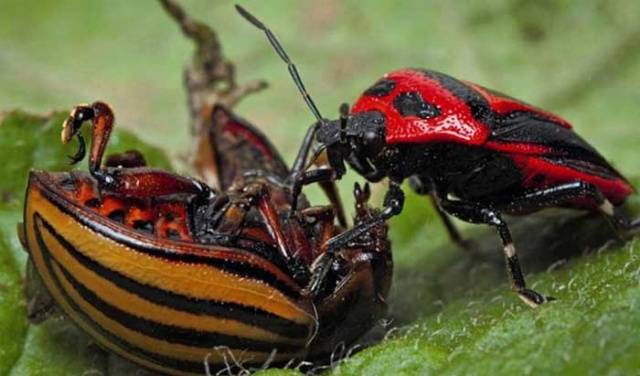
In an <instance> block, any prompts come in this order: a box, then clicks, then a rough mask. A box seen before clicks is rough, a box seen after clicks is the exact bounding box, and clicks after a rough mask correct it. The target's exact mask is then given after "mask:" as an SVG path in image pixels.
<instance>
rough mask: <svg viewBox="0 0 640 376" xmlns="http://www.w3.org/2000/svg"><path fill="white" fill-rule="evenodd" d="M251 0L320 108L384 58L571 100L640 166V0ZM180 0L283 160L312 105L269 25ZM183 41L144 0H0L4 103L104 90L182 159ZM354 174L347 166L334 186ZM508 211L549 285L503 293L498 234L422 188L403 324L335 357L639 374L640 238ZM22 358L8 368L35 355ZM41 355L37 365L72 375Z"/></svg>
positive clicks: (405, 218)
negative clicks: (535, 300) (440, 208)
mask: <svg viewBox="0 0 640 376" xmlns="http://www.w3.org/2000/svg"><path fill="white" fill-rule="evenodd" d="M240 3H241V4H243V5H244V6H246V7H247V8H248V9H250V10H251V11H253V12H254V13H255V14H256V15H259V16H260V17H261V18H262V19H263V20H264V21H265V22H266V23H267V24H268V25H270V26H271V28H272V29H273V30H274V31H275V32H276V34H277V35H278V36H279V37H280V39H281V40H282V42H283V44H284V45H285V47H286V49H287V51H288V52H289V54H290V55H291V56H292V58H293V59H294V60H295V62H296V63H297V64H298V66H299V69H300V71H301V73H302V75H303V78H304V80H305V82H306V85H307V88H308V89H309V91H310V92H311V93H312V95H313V96H314V98H315V100H316V102H317V103H318V106H319V107H320V109H321V111H322V112H323V114H324V115H325V116H327V117H332V116H333V115H334V114H336V113H337V108H338V105H339V104H340V103H341V102H343V101H349V102H353V101H354V100H355V99H356V98H357V96H358V95H359V93H360V92H362V91H363V90H364V89H365V88H367V87H368V86H369V85H371V84H372V83H373V82H374V81H375V80H377V78H378V77H379V76H381V75H382V74H384V73H385V72H387V71H389V70H392V69H396V68H399V67H406V66H414V67H428V68H432V69H436V70H440V71H443V72H446V73H449V74H451V75H453V76H456V77H460V78H464V79H467V80H471V81H475V82H477V83H479V84H482V85H484V86H487V87H490V88H495V89H497V90H499V91H502V92H505V93H507V94H510V95H512V96H514V97H517V98H521V99H523V100H525V101H527V102H530V103H533V104H536V105H539V106H542V107H545V108H548V109H550V110H552V111H554V112H556V113H559V114H561V115H562V116H563V117H565V118H567V119H568V120H569V121H571V122H572V123H573V124H574V126H575V129H576V130H577V131H578V132H579V133H580V134H581V135H582V136H583V137H584V138H586V139H588V140H589V141H590V142H591V143H592V144H593V145H594V146H596V147H597V148H598V149H599V150H600V151H601V152H602V153H603V154H604V155H605V156H606V157H607V158H609V159H610V160H611V161H612V163H613V164H614V165H615V166H617V167H618V168H619V169H620V170H621V171H623V172H624V173H625V175H627V176H629V177H631V178H633V179H634V181H635V182H638V180H637V179H635V178H636V177H638V176H640V164H639V163H638V158H637V155H638V146H639V145H640V131H639V130H638V119H640V85H639V83H640V23H639V22H638V15H640V2H639V1H634V0H618V1H604V0H602V1H601V0H586V1H579V2H578V1H568V0H567V1H551V0H540V1H523V0H493V1H482V2H481V1H477V2H471V1H464V2H463V1H460V2H446V1H404V2H390V1H382V0H376V1H367V2H363V1H355V0H354V1H337V0H327V1H275V0H270V1H240ZM181 4H183V5H184V6H185V8H186V10H187V11H188V12H189V13H190V14H191V15H194V16H196V17H197V18H198V19H200V20H203V21H206V22H207V23H209V24H210V25H211V26H212V27H213V28H214V29H215V30H216V31H217V32H218V33H219V37H220V40H221V43H222V45H223V49H224V52H225V54H226V56H227V57H228V58H229V59H230V60H232V61H233V62H235V63H236V68H237V71H238V79H239V81H240V82H246V81H249V80H253V79H266V80H267V81H268V82H269V83H270V85H271V87H270V88H269V89H268V90H266V91H264V92H262V93H260V94H256V95H252V96H250V97H247V98H246V99H245V100H244V101H243V102H241V104H240V105H239V106H238V107H237V111H238V113H239V114H241V115H242V116H243V117H246V118H248V119H250V120H252V121H253V122H254V123H256V124H257V125H258V126H259V127H260V128H262V129H263V130H264V131H265V132H266V133H267V134H268V135H269V137H270V138H271V139H272V140H273V142H274V143H275V144H276V146H278V148H279V149H280V150H281V151H283V153H284V154H285V157H286V158H287V159H288V160H291V159H292V157H293V154H294V153H295V151H296V150H297V147H298V144H299V142H300V140H301V138H302V135H303V133H304V132H305V130H306V128H307V126H308V125H309V124H310V123H311V122H312V116H311V115H310V113H309V112H308V111H307V109H306V107H305V106H304V104H303V102H302V100H301V99H300V97H299V95H298V93H297V91H296V90H295V88H294V86H293V84H292V82H291V80H290V78H289V76H288V74H287V73H286V69H285V67H284V65H283V64H282V62H281V61H280V60H279V59H278V58H277V56H276V55H275V53H274V52H273V50H272V49H271V47H270V46H269V45H268V43H267V42H266V40H265V38H264V36H263V35H262V34H260V33H259V32H258V31H257V30H255V29H254V28H252V27H250V26H249V25H248V24H247V23H246V22H245V21H244V20H242V19H241V18H240V17H238V16H237V15H236V13H235V11H234V9H233V2H231V1H204V0H201V1H195V0H190V1H181ZM191 53H192V45H191V43H190V42H189V41H188V40H186V39H185V38H184V37H183V36H182V34H181V32H180V31H179V29H178V27H177V26H176V25H175V24H174V22H173V21H172V20H171V19H170V18H169V17H168V16H167V15H166V14H164V12H163V10H162V9H161V8H160V6H159V5H158V4H157V3H156V2H154V1H151V0H145V1H135V2H134V1H125V0H110V1H82V0H58V1H55V2H53V1H51V2H42V1H35V0H22V1H18V0H0V110H9V109H13V108H21V109H24V110H28V111H31V112H35V113H46V112H49V111H51V110H68V109H69V108H70V107H72V106H73V105H75V104H77V103H80V102H90V101H93V100H95V99H103V100H106V101H108V102H110V103H111V104H112V105H113V106H114V109H115V111H116V116H117V122H118V127H122V128H126V129H128V130H131V131H132V132H134V133H135V134H137V135H138V136H139V137H140V138H142V139H143V140H145V141H147V142H149V143H151V144H153V145H156V146H161V147H162V148H164V149H166V150H168V151H169V152H170V153H171V154H172V155H173V156H174V157H175V156H179V155H182V154H185V152H186V150H187V148H188V147H189V135H188V133H189V132H188V122H189V119H188V115H187V107H186V103H185V100H186V99H185V98H186V97H185V94H184V90H183V88H182V68H183V66H184V64H185V63H186V62H187V61H188V60H189V59H190V58H191ZM5 142H7V143H10V142H9V141H7V140H5ZM15 142H16V143H20V141H19V140H16V141H15ZM51 142H57V138H56V139H55V140H53V139H52V140H51ZM7 145H9V144H7ZM6 147H10V145H9V146H6ZM353 179H355V177H354V176H350V177H349V178H348V179H346V181H343V182H341V183H340V186H341V189H342V190H343V191H344V192H343V193H344V195H343V196H345V197H349V196H350V193H349V191H350V187H351V184H350V182H351V181H352V180H353ZM636 185H637V184H636ZM383 189H384V188H383V186H382V185H378V186H377V191H378V193H380V191H381V190H383ZM310 191H311V192H312V200H313V201H314V202H317V200H318V199H319V196H318V194H317V192H315V191H313V189H311V190H310ZM632 206H633V205H632ZM635 206H638V203H637V202H635ZM11 215H13V217H10V218H16V216H15V214H11ZM512 223H514V237H515V239H516V242H517V243H518V245H519V246H520V250H521V255H522V257H521V259H522V261H523V265H524V269H525V271H527V272H528V273H529V277H528V278H529V282H530V283H532V284H533V286H534V287H536V288H538V289H539V290H541V291H544V292H547V293H549V294H552V295H554V296H556V297H558V298H560V300H559V301H558V302H555V303H554V304H552V305H549V306H547V307H544V308H543V309H541V310H538V311H531V310H529V309H528V308H526V307H524V306H523V305H522V304H521V303H520V302H519V301H518V300H517V299H516V298H515V297H514V296H513V295H512V294H510V293H509V292H508V291H507V280H506V277H505V275H504V270H503V266H502V261H501V255H500V254H499V252H498V243H497V237H496V236H495V234H494V233H493V231H491V230H490V229H483V228H479V227H466V228H465V233H466V235H467V237H469V238H471V239H472V240H473V241H474V242H475V244H477V247H476V248H477V252H475V253H474V254H470V253H465V252H463V251H461V250H459V249H456V248H455V247H453V246H451V245H450V244H448V241H447V238H446V236H445V234H444V232H443V231H442V229H441V227H440V225H439V223H438V221H437V219H436V218H435V215H434V213H433V211H432V210H431V209H429V208H428V205H427V201H426V200H424V199H423V198H420V197H416V196H414V195H412V194H409V196H408V204H407V208H406V210H405V213H403V215H402V216H400V217H398V218H396V219H394V220H393V221H392V223H391V226H392V232H391V236H392V238H393V240H394V257H395V260H396V273H395V276H396V278H395V282H394V289H393V292H392V298H391V315H390V319H389V320H388V321H386V322H385V323H383V324H385V325H381V328H379V330H378V332H382V333H384V332H385V331H386V330H388V329H390V328H394V327H401V329H400V330H399V331H396V332H395V333H396V334H393V335H390V337H391V338H392V340H390V341H386V342H385V343H383V344H382V345H378V346H375V347H373V348H371V349H368V350H366V351H364V352H362V353H359V354H357V355H356V356H355V357H354V358H352V359H351V360H350V361H349V362H347V363H345V364H344V365H343V366H340V367H339V368H337V369H336V370H335V371H334V372H335V373H337V374H361V373H366V374H380V375H384V374H388V372H390V370H393V371H394V372H396V373H399V374H400V373H402V374H428V373H435V374H445V373H446V374H496V373H512V374H513V373H515V374H521V373H523V374H527V373H529V374H531V373H533V374H536V373H537V374H540V373H554V374H558V373H563V374H576V375H583V374H594V375H595V374H612V375H615V374H634V372H635V374H638V369H640V361H639V360H637V359H636V358H637V354H639V353H640V322H639V321H638V320H639V318H640V251H639V250H638V246H636V243H628V244H625V245H623V244H621V243H619V242H618V243H615V242H614V243H612V242H611V240H612V234H611V231H609V229H608V227H607V226H606V224H605V223H604V222H602V221H599V220H597V219H594V218H584V217H582V216H581V214H579V213H574V214H569V213H566V212H562V213H555V212H551V213H549V214H542V215H539V216H534V217H533V218H530V219H527V220H513V221H512ZM10 230H11V231H12V228H11V229H10ZM11 241H12V242H14V243H15V239H12V240H11ZM607 244H608V245H610V246H609V247H605V245H607ZM611 244H613V245H612V246H611ZM595 251H598V252H595ZM478 255H479V256H478ZM550 265H555V266H558V265H560V266H559V267H558V268H556V267H554V268H551V269H554V270H552V271H551V270H547V269H548V268H549V266H550ZM556 269H557V270H556ZM29 333H31V334H29V337H28V339H27V342H26V343H27V344H29V343H34V340H33V339H29V338H32V337H34V334H33V333H32V332H29ZM35 338H38V337H37V336H36V337H35ZM45 338H46V337H45ZM30 341H31V342H30ZM35 343H36V345H35V346H40V345H38V344H37V343H38V340H35ZM50 347H51V348H55V345H50ZM25 348H26V349H27V351H26V354H27V356H26V358H27V359H29V355H28V354H29V350H28V346H25ZM44 348H45V349H46V348H47V347H46V346H45V347H44ZM0 350H2V349H0ZM634 354H635V355H634ZM0 355H1V351H0ZM91 356H95V355H91ZM24 357H25V356H24V355H23V358H24ZM36 358H37V357H36ZM38 359H39V358H38ZM44 359H48V358H46V357H45V358H44ZM64 359H66V358H64ZM64 362H66V360H65V361H61V363H64ZM44 363H45V362H43V361H41V363H40V364H44ZM79 363H80V364H81V365H80V366H79V367H80V369H83V368H82V367H86V364H90V365H91V366H92V367H93V366H95V364H94V363H95V362H94V363H92V361H86V362H84V363H83V362H79ZM24 364H25V362H24V361H22V363H20V362H19V363H18V365H19V366H18V367H17V368H14V371H13V373H12V374H13V375H21V374H25V373H21V372H24V371H20V370H24V369H30V370H33V369H36V368H37V367H36V368H33V367H31V368H29V366H26V368H25V366H24ZM27 364H30V363H28V362H27ZM101 364H102V363H101ZM20 367H22V368H20ZM96 367H98V366H96ZM98 368H100V367H98ZM43 369H44V370H45V371H42V373H39V372H35V371H32V372H31V373H28V374H65V372H66V373H68V372H69V369H65V368H64V367H63V368H61V370H58V371H56V370H52V369H46V368H43ZM16 370H17V371H16ZM56 372H58V373H56ZM115 374H117V373H115Z"/></svg>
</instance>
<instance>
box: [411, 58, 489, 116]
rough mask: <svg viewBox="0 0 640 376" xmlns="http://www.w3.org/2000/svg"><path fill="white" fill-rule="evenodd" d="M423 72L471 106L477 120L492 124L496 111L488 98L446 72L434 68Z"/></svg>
mask: <svg viewBox="0 0 640 376" xmlns="http://www.w3.org/2000/svg"><path fill="white" fill-rule="evenodd" d="M421 72H422V73H423V74H424V75H425V76H426V77H427V78H430V79H432V80H435V81H436V82H438V83H439V84H440V85H441V86H442V87H443V88H445V89H447V90H448V91H449V92H450V93H451V94H453V95H454V96H455V97H456V98H458V99H460V100H461V101H463V102H464V103H465V104H466V105H467V106H469V110H471V115H472V116H473V117H474V118H475V119H476V120H479V121H482V122H484V123H485V124H488V125H491V123H492V122H493V116H494V115H495V113H494V111H493V110H492V108H491V106H490V105H489V102H487V100H486V99H485V98H484V97H483V96H482V95H481V94H480V93H478V92H477V91H476V90H475V89H473V88H472V87H470V86H469V85H467V84H465V83H464V82H462V81H459V80H457V79H455V78H453V77H451V76H449V75H447V74H444V73H440V72H436V71H432V70H421Z"/></svg>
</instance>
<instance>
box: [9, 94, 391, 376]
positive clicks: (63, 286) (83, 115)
mask: <svg viewBox="0 0 640 376" xmlns="http://www.w3.org/2000/svg"><path fill="white" fill-rule="evenodd" d="M85 120H91V121H92V122H93V125H94V127H93V138H92V146H91V149H90V150H91V152H90V159H89V161H90V162H89V163H90V173H86V172H59V173H53V172H44V171H39V172H32V173H31V176H30V179H29V187H28V189H27V196H26V204H25V212H24V226H23V228H22V232H23V236H22V238H23V239H24V244H25V248H26V249H27V250H28V252H29V254H30V256H31V260H32V262H33V264H34V265H35V269H36V270H37V272H38V274H39V276H40V277H41V278H42V280H43V282H44V284H45V286H46V287H47V289H48V291H49V292H50V293H51V295H52V297H53V298H54V300H55V302H56V303H57V304H58V305H59V306H60V307H61V308H62V310H63V311H64V312H65V313H66V314H67V315H68V316H69V317H71V318H72V319H73V320H74V321H75V322H76V323H77V324H78V325H79V326H80V327H81V328H82V329H83V330H84V331H86V332H87V333H88V334H89V335H91V336H92V337H93V338H94V339H95V340H96V341H97V342H98V343H100V344H101V345H102V346H104V347H105V348H107V349H109V350H111V351H113V352H115V353H117V354H119V355H121V356H123V357H125V358H127V359H129V360H131V361H133V362H135V363H137V364H139V365H142V366H145V367H148V368H152V369H155V370H158V371H161V372H166V373H170V374H202V373H204V372H205V370H206V367H211V368H210V369H215V368H220V367H224V366H225V365H228V364H232V365H233V364H234V363H238V364H242V365H243V366H251V365H261V364H263V363H265V362H274V363H284V362H287V361H290V360H291V359H305V358H306V359H310V358H317V357H319V356H322V355H326V354H329V353H331V352H332V351H334V350H335V348H336V347H337V346H338V344H349V343H351V342H353V341H354V340H356V339H357V338H358V337H359V336H360V335H362V334H363V333H364V332H366V331H367V330H368V329H370V328H371V326H372V325H373V324H374V323H375V322H376V320H377V319H379V318H380V317H381V316H382V315H383V314H384V312H385V309H386V303H385V297H386V295H387V293H388V290H389V283H390V276H391V268H392V263H391V256H390V253H389V243H388V240H387V237H386V227H385V226H379V227H377V228H375V229H374V230H373V231H371V232H370V233H368V234H367V235H366V236H363V237H361V238H360V239H358V240H357V241H356V242H354V243H353V244H350V245H349V247H345V248H344V249H343V250H342V252H341V255H342V257H341V258H338V259H337V260H336V261H335V262H334V264H333V266H332V268H331V271H330V272H329V273H328V278H327V280H326V282H325V284H324V285H323V287H322V291H321V292H320V293H319V294H317V295H315V296H313V297H311V296H309V295H308V294H306V291H305V287H306V285H307V283H308V282H309V279H310V275H311V268H312V264H313V262H314V261H315V260H316V259H317V258H318V257H319V256H320V255H321V254H322V253H323V252H324V244H325V243H326V242H327V241H328V240H329V239H331V238H332V237H334V236H336V235H338V234H339V233H341V232H342V231H344V228H342V227H341V226H337V225H335V223H334V222H335V209H334V207H332V206H310V205H309V204H308V203H306V200H305V199H304V198H302V199H301V200H300V202H299V205H300V208H301V210H300V214H299V215H298V216H295V217H290V216H289V210H290V207H291V201H290V200H291V194H290V189H289V185H288V184H287V183H286V182H287V179H288V174H289V169H288V168H287V167H286V166H285V165H284V163H283V162H282V160H281V158H280V156H279V155H278V153H277V151H276V150H275V149H274V148H273V147H272V146H271V144H270V143H269V142H268V140H266V138H264V136H263V135H262V134H260V133H259V132H258V131H257V130H256V129H255V128H253V127H252V126H251V125H249V124H247V123H246V122H244V121H243V120H241V119H238V118H236V117H235V116H234V115H232V114H231V113H229V112H228V111H227V110H225V109H223V108H216V109H214V110H213V113H212V122H211V124H210V127H209V128H208V129H207V132H205V133H204V134H203V135H202V137H203V138H202V139H201V140H200V143H199V145H200V147H201V148H202V150H201V151H202V152H201V153H199V156H200V167H199V170H200V171H207V172H208V174H209V178H215V179H216V180H218V183H219V185H218V187H219V188H220V189H219V190H213V189H211V188H209V187H208V186H207V185H205V184H204V183H201V182H199V181H197V180H194V179H191V178H185V177H182V176H179V175H175V174H172V173H169V172H165V171H161V170H156V169H151V168H148V167H145V166H144V160H143V158H142V157H141V156H140V155H139V154H136V153H135V152H129V153H127V154H125V155H121V156H116V157H112V158H109V160H108V162H107V166H106V167H101V160H102V154H103V152H104V148H105V147H106V144H107V141H108V133H109V132H110V130H111V126H112V122H113V114H112V113H111V110H110V109H109V107H108V106H107V105H105V104H104V103H101V102H97V103H95V104H93V105H91V106H80V107H78V108H76V109H75V110H74V111H72V113H71V116H70V118H69V119H68V120H67V122H66V123H65V128H64V129H65V130H64V131H63V141H68V140H69V139H70V138H71V137H73V136H74V135H76V134H78V133H77V132H78V130H79V128H80V125H81V124H82V123H83V121H85ZM105 130H106V132H105ZM81 151H82V150H81ZM81 154H82V153H79V154H77V155H76V156H75V158H74V159H75V160H80V159H82V157H83V155H81ZM355 195H356V217H355V223H356V224H357V223H363V222H367V221H369V220H371V218H373V217H374V216H375V212H373V211H372V210H370V209H369V208H368V207H367V205H366V202H367V199H368V196H369V193H368V187H365V189H360V187H356V189H355Z"/></svg>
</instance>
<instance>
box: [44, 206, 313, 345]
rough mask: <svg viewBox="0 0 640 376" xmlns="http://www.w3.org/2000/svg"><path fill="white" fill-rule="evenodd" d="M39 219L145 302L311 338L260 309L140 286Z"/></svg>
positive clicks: (90, 265)
mask: <svg viewBox="0 0 640 376" xmlns="http://www.w3.org/2000/svg"><path fill="white" fill-rule="evenodd" d="M36 216H37V218H38V219H39V220H40V221H41V223H42V224H43V226H44V227H45V229H46V230H47V231H48V232H49V233H51V235H53V237H54V238H55V239H56V240H57V241H58V242H59V243H60V244H61V245H62V246H63V247H64V248H65V249H66V251H67V252H68V254H69V255H70V256H72V257H73V258H74V259H75V260H76V261H78V262H79V263H80V264H82V265H83V266H84V267H86V268H87V269H89V270H91V271H93V272H94V273H96V274H97V275H99V276H100V277H102V278H104V279H105V280H108V281H110V282H112V283H114V284H115V285H116V286H118V287H120V288H121V289H123V290H125V291H128V292H130V293H132V294H135V295H137V296H139V297H141V298H143V299H146V300H148V301H150V302H153V303H155V304H158V305H161V306H168V307H171V308H173V309H176V310H179V311H185V312H189V313H193V314H196V315H209V316H215V317H219V318H225V319H230V320H235V321H239V322H242V323H245V324H249V325H253V326H256V327H259V328H262V329H265V330H269V331H271V332H274V333H277V334H280V335H283V336H287V337H289V338H299V339H305V338H307V336H308V334H309V327H308V326H306V325H303V324H298V323H296V322H293V321H290V320H287V319H285V318H282V317H279V316H277V315H275V314H273V313H270V312H268V311H265V310H263V309H261V308H258V307H250V306H246V305H242V304H240V303H231V302H220V301H216V300H203V299H196V298H192V297H188V296H184V295H181V294H176V293H174V292H171V291H167V290H163V289H160V288H157V287H153V286H149V285H145V284H143V283H140V282H138V281H136V280H135V279H132V278H129V277H127V276H125V275H123V274H120V273H118V272H116V271H113V270H111V269H109V268H107V267H105V266H104V265H102V264H100V263H98V262H96V261H95V260H93V259H91V258H90V257H87V256H86V255H84V254H83V253H81V252H78V250H77V249H75V247H74V246H73V245H72V244H70V243H69V242H68V241H67V240H66V239H65V238H63V237H62V236H61V235H60V234H58V233H57V231H56V230H55V229H54V228H53V226H51V225H50V224H49V223H48V222H47V221H45V220H44V219H43V218H42V217H40V216H39V215H37V214H36Z"/></svg>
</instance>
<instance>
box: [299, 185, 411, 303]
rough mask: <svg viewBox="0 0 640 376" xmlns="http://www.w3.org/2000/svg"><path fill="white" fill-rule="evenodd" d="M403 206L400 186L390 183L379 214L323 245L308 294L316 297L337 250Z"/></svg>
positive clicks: (381, 222) (388, 217)
mask: <svg viewBox="0 0 640 376" xmlns="http://www.w3.org/2000/svg"><path fill="white" fill-rule="evenodd" d="M356 196H358V193H356ZM363 197H364V196H363ZM403 205H404V193H403V192H402V189H401V188H400V184H399V183H398V182H393V181H392V182H391V183H390V185H389V190H388V191H387V193H386V195H385V198H384V208H383V210H382V211H381V212H379V213H377V214H376V215H373V216H372V217H371V218H370V219H368V220H366V221H363V222H361V223H359V224H356V225H355V226H353V227H352V228H350V229H348V230H346V231H344V232H343V233H341V234H339V235H336V236H334V237H333V238H331V240H329V241H328V242H327V243H326V244H325V248H326V251H325V253H323V254H322V256H321V257H319V258H318V259H317V260H316V261H315V262H314V264H313V266H312V271H313V275H312V277H311V281H310V282H309V286H308V291H309V293H310V294H311V295H316V294H317V293H318V292H319V291H320V288H321V287H322V283H323V282H324V279H325V277H326V275H327V273H328V272H329V269H330V268H331V264H332V263H333V260H334V259H335V257H336V254H337V252H338V250H340V249H342V248H345V247H348V246H349V244H350V243H352V242H354V241H356V239H358V238H359V237H361V236H363V235H364V234H366V233H367V232H369V231H371V229H373V228H374V227H376V226H380V225H381V224H383V223H384V222H386V221H387V220H389V219H390V218H391V217H393V216H395V215H397V214H399V213H400V212H401V211H402V207H403Z"/></svg>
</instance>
